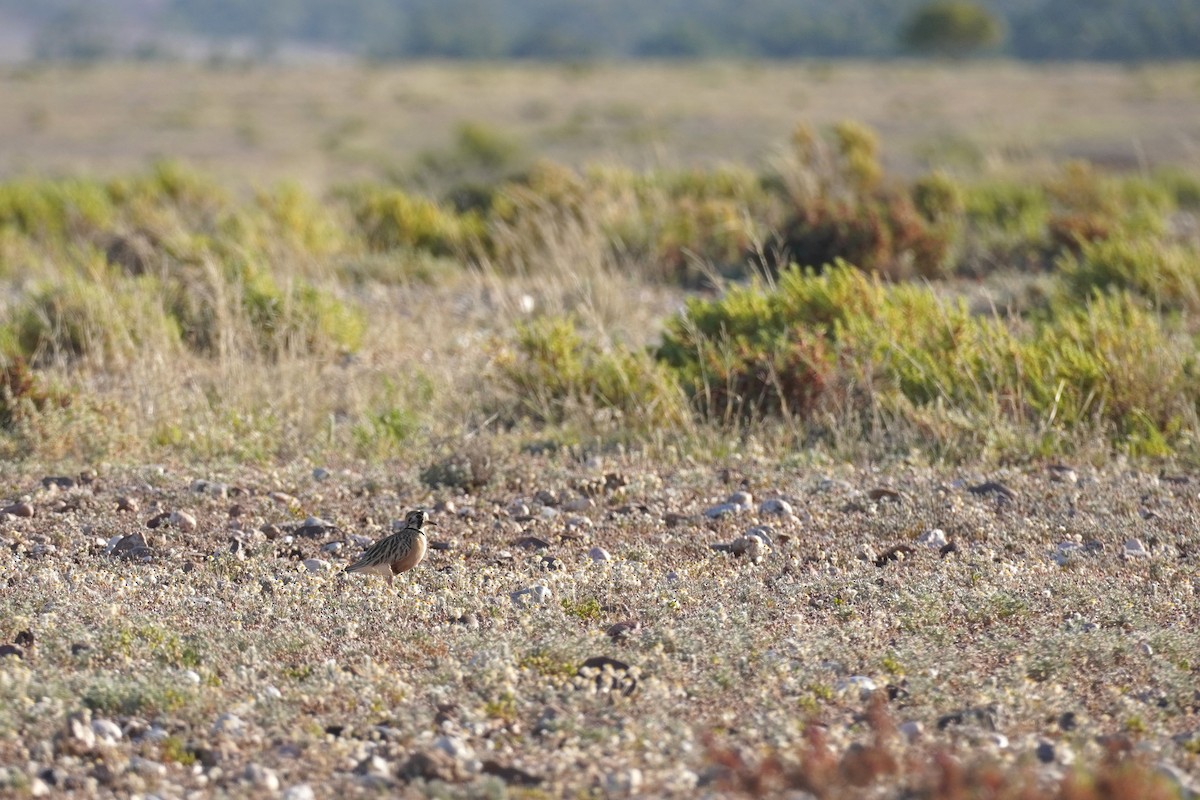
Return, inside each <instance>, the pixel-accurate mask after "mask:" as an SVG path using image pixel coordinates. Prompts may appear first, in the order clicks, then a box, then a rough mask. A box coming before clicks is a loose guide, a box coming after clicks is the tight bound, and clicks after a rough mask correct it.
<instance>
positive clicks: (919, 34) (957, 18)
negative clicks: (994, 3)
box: [900, 0, 1004, 58]
mask: <svg viewBox="0 0 1200 800" xmlns="http://www.w3.org/2000/svg"><path fill="white" fill-rule="evenodd" d="M900 38H901V43H902V44H903V45H904V46H905V47H906V48H908V49H909V50H912V51H914V52H916V53H921V54H923V55H933V56H948V57H951V58H962V57H964V56H967V55H970V54H971V53H975V52H978V51H980V50H983V49H986V48H988V47H993V46H995V45H997V44H999V43H1000V41H1001V40H1002V39H1003V38H1004V26H1003V25H1002V24H1001V22H1000V20H998V19H997V18H996V17H994V16H992V14H991V13H989V12H988V10H987V9H986V8H984V7H983V6H981V5H979V4H978V3H975V2H971V0H932V2H929V3H926V4H925V5H923V6H921V7H920V8H919V9H917V11H916V12H915V13H914V14H913V15H912V16H911V17H910V18H909V20H908V22H907V24H905V26H904V28H903V30H902V31H901V35H900Z"/></svg>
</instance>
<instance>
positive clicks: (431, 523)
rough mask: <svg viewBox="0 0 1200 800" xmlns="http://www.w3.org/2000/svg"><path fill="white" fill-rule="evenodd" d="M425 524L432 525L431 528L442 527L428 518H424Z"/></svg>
mask: <svg viewBox="0 0 1200 800" xmlns="http://www.w3.org/2000/svg"><path fill="white" fill-rule="evenodd" d="M425 524H426V525H432V526H433V527H435V528H440V527H442V526H441V525H438V524H437V523H436V522H434V521H433V520H431V519H428V518H426V520H425Z"/></svg>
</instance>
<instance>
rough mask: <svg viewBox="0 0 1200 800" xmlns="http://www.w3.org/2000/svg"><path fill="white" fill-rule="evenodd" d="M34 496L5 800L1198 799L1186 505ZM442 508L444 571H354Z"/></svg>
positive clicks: (769, 497)
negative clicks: (498, 799) (974, 792)
mask: <svg viewBox="0 0 1200 800" xmlns="http://www.w3.org/2000/svg"><path fill="white" fill-rule="evenodd" d="M425 478H426V479H427V480H428V479H429V478H430V476H429V475H426V476H425ZM3 491H4V494H3V495H2V496H0V501H2V503H3V506H4V508H3V512H2V513H0V608H2V609H3V614H2V615H0V639H3V641H4V642H7V643H8V644H5V645H3V647H2V648H0V653H2V654H3V655H2V656H0V765H3V767H2V769H0V792H2V793H4V794H8V795H13V796H51V795H53V796H64V795H70V796H77V797H91V796H103V797H111V796H133V795H140V796H143V797H150V796H157V797H163V798H171V797H185V796H207V795H209V794H216V795H218V796H238V797H246V796H261V797H274V796H282V797H286V798H290V799H291V800H297V799H298V798H304V797H320V796H330V795H331V794H333V793H335V792H336V793H339V794H343V795H351V796H357V795H367V796H370V795H376V794H379V793H380V792H388V793H395V794H400V795H402V796H426V795H431V794H432V795H436V796H504V795H505V794H506V792H507V793H508V794H510V795H511V796H517V797H557V796H593V795H601V796H679V797H694V796H711V797H717V796H726V795H728V794H730V793H736V792H744V793H747V794H752V795H779V794H784V793H786V792H789V791H790V792H792V794H790V795H788V796H792V797H809V796H819V797H839V796H863V797H868V796H869V797H901V796H905V797H913V796H920V797H962V796H968V795H966V794H962V793H959V794H954V792H953V791H952V790H953V787H954V786H959V789H960V790H961V791H965V790H963V789H962V786H971V785H992V786H1002V787H1007V789H1006V790H1007V791H1012V792H1015V791H1016V789H1017V787H1025V788H1027V789H1029V790H1030V791H1032V790H1033V789H1037V790H1038V791H1039V792H1042V793H1043V794H1038V795H1033V796H1047V797H1058V796H1072V797H1087V796H1113V797H1116V796H1120V795H1119V794H1114V793H1113V792H1117V791H1118V790H1120V791H1124V790H1127V789H1128V788H1129V786H1135V787H1137V788H1136V791H1137V793H1138V794H1139V796H1144V797H1152V796H1153V797H1158V796H1162V797H1172V796H1194V795H1195V794H1196V792H1197V789H1198V787H1200V781H1198V780H1197V771H1198V770H1200V691H1198V689H1197V686H1198V685H1200V682H1198V680H1197V676H1198V670H1200V657H1198V656H1197V654H1198V653H1200V631H1197V628H1196V625H1195V622H1196V620H1197V618H1200V602H1198V600H1197V596H1196V595H1197V592H1196V589H1197V583H1198V581H1200V575H1198V572H1197V564H1198V563H1200V535H1198V534H1197V532H1196V530H1197V511H1198V509H1200V480H1197V479H1196V478H1195V477H1193V476H1190V475H1186V474H1154V473H1150V472H1148V471H1144V470H1135V469H1126V468H1123V467H1122V466H1121V465H1120V464H1113V465H1111V466H1107V467H1104V468H1102V469H1095V468H1092V467H1089V466H1086V465H1078V466H1075V467H1067V466H1062V465H1050V466H1046V465H1028V466H1022V467H1012V468H1007V469H995V470H991V471H989V472H987V473H983V472H979V473H975V472H972V471H971V470H969V469H967V470H958V471H950V470H930V469H927V468H923V467H909V466H904V465H900V466H893V467H890V468H888V469H886V470H883V469H876V468H871V467H859V468H854V467H849V466H836V465H812V464H806V463H803V462H800V461H797V463H795V464H789V463H781V462H779V461H769V460H767V459H755V458H745V459H732V460H729V461H728V462H726V463H721V464H693V463H688V462H686V461H680V462H679V463H676V464H654V463H648V462H646V461H644V460H641V459H638V458H635V457H630V456H605V457H595V456H593V457H590V458H588V457H583V456H579V457H574V456H567V455H563V454H558V455H554V454H550V455H529V454H526V455H521V456H519V457H514V458H513V459H512V460H511V462H510V463H508V464H506V465H505V467H504V469H502V470H497V471H496V473H495V474H494V475H492V476H491V477H490V479H489V480H487V481H486V482H485V483H483V484H482V485H479V486H475V487H473V491H472V492H471V493H469V494H468V493H465V492H464V491H463V490H462V489H450V488H446V487H436V488H431V487H430V485H429V484H428V483H426V482H422V481H421V480H419V479H418V478H417V477H416V476H415V475H410V474H408V472H406V470H405V469H404V468H403V467H397V466H392V467H389V468H384V467H382V466H379V467H363V468H361V469H339V468H328V469H327V468H323V467H315V468H314V466H313V465H311V464H310V465H308V466H304V467H301V466H296V467H294V468H281V469H278V470H276V471H267V470H259V471H253V470H249V469H232V470H229V471H227V472H218V471H209V472H198V471H195V470H193V469H189V468H184V467H177V466H168V467H161V466H155V467H143V468H100V469H97V470H94V471H88V472H85V473H84V474H73V475H70V476H54V475H46V476H43V475H40V474H33V473H30V474H23V475H22V474H16V473H9V474H6V475H5V476H4V490H3ZM416 506H425V507H427V508H429V509H431V512H432V519H433V520H434V521H436V522H437V523H438V527H436V528H434V529H432V532H431V543H432V547H431V550H430V553H429V555H428V557H427V559H426V560H425V562H424V563H423V564H421V565H420V566H419V567H418V568H417V569H416V570H414V571H413V572H411V573H408V574H405V575H403V576H401V577H400V578H399V579H398V580H397V581H396V585H395V587H393V588H392V589H390V590H389V589H387V588H386V586H385V583H384V582H383V581H382V580H379V579H377V578H373V577H370V576H358V575H348V574H344V573H343V572H342V571H341V568H342V567H343V566H344V565H345V564H347V563H349V560H351V559H353V558H354V557H355V556H356V555H357V554H358V553H360V552H361V550H362V548H363V547H364V546H365V545H367V544H369V543H370V542H372V541H375V540H376V539H378V538H380V537H382V536H384V535H386V534H387V532H388V531H389V528H390V526H391V524H392V521H393V520H395V519H397V518H402V517H403V515H404V512H405V511H406V510H408V509H410V508H412V507H416ZM988 776H991V777H990V778H989V777H988ZM955 781H958V783H957V784H956V783H955ZM988 781H991V783H988ZM1121 781H1126V783H1121ZM1130 781H1133V782H1134V783H1129V782H1130ZM1070 787H1074V788H1075V789H1076V790H1078V791H1080V792H1082V791H1083V789H1081V788H1080V787H1087V789H1088V791H1093V792H1095V794H1092V795H1089V794H1070V795H1068V794H1067V791H1068V789H1069V788H1070ZM1121 787H1125V788H1124V789H1121ZM805 792H807V793H808V794H805ZM906 792H909V793H908V794H906ZM1105 792H1108V794H1106V793H1105ZM1155 792H1158V794H1155ZM1125 796H1131V795H1125Z"/></svg>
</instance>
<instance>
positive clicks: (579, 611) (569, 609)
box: [561, 597, 604, 622]
mask: <svg viewBox="0 0 1200 800" xmlns="http://www.w3.org/2000/svg"><path fill="white" fill-rule="evenodd" d="M561 605H562V610H563V611H564V612H566V613H567V614H568V615H569V616H572V617H575V618H576V619H578V620H580V621H582V622H597V621H598V620H600V618H601V617H602V616H603V613H604V612H603V610H602V609H601V608H600V602H599V601H598V600H596V598H594V597H589V598H587V599H584V600H572V599H570V598H568V597H564V598H563V599H562V602H561Z"/></svg>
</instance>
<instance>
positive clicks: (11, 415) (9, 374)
mask: <svg viewBox="0 0 1200 800" xmlns="http://www.w3.org/2000/svg"><path fill="white" fill-rule="evenodd" d="M70 403H71V396H70V395H69V394H66V393H64V392H61V391H59V390H57V389H54V388H50V387H47V386H46V384H45V382H44V381H43V380H42V379H41V377H40V376H38V375H37V373H35V372H34V371H33V370H31V369H30V368H29V364H28V363H27V362H26V361H25V359H24V358H21V357H20V356H13V357H7V358H0V430H9V429H10V428H12V427H13V426H14V425H16V424H17V423H19V422H20V421H21V420H22V419H24V418H26V417H27V416H29V415H30V414H38V413H41V412H43V411H45V410H47V409H49V408H52V407H56V406H57V407H59V408H65V407H66V406H68V405H70Z"/></svg>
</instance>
